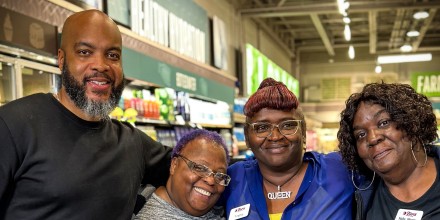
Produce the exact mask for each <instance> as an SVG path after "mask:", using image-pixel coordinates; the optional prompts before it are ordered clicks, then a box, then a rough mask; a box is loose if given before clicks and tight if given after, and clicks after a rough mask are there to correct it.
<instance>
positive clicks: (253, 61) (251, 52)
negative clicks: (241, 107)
mask: <svg viewBox="0 0 440 220" xmlns="http://www.w3.org/2000/svg"><path fill="white" fill-rule="evenodd" d="M267 77H272V78H273V79H275V80H278V81H281V82H283V83H284V84H286V86H287V88H289V90H290V91H292V92H293V93H295V95H296V96H297V97H299V82H298V80H297V79H295V78H294V77H293V76H292V75H291V74H289V73H288V72H286V71H285V70H283V69H282V68H281V67H279V66H278V65H276V64H275V63H274V62H272V61H271V60H269V59H268V58H267V57H266V56H264V55H263V54H262V53H261V52H260V51H259V50H257V49H255V48H254V47H253V46H252V45H250V44H246V82H247V83H246V84H247V91H246V92H247V95H252V94H253V93H254V92H255V91H257V89H258V86H259V85H260V83H261V81H263V80H264V79H265V78H267Z"/></svg>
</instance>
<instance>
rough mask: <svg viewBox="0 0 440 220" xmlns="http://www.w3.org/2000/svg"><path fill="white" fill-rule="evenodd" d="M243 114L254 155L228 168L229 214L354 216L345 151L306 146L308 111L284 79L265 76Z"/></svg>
mask: <svg viewBox="0 0 440 220" xmlns="http://www.w3.org/2000/svg"><path fill="white" fill-rule="evenodd" d="M244 114H245V115H246V125H245V127H244V133H245V138H246V145H247V146H248V147H249V148H250V149H251V150H252V152H253V153H254V158H250V159H248V160H245V161H240V162H237V163H234V164H233V165H231V166H230V167H229V169H228V174H229V175H230V176H231V177H232V181H231V183H230V184H229V186H228V187H227V188H226V190H225V191H224V192H223V195H222V199H221V200H220V201H219V204H220V205H225V207H226V215H227V217H228V219H252V220H255V219H267V220H269V219H270V220H275V219H276V220H279V219H338V220H340V219H351V217H352V215H351V209H352V195H353V191H354V188H353V186H352V184H351V180H350V175H349V172H348V170H347V168H346V167H345V166H344V164H343V163H342V161H341V155H340V154H339V153H330V154H326V155H324V154H320V153H316V152H305V148H306V143H305V142H306V123H305V121H304V115H303V113H302V111H301V109H300V108H299V102H298V99H297V98H296V96H295V95H294V94H293V93H292V92H291V91H289V90H288V89H287V87H286V86H285V85H284V84H283V83H281V82H278V81H275V80H273V79H272V78H267V79H265V80H264V81H263V82H262V83H261V84H260V87H259V88H258V90H257V91H256V92H255V93H254V94H253V95H252V96H251V97H250V98H249V100H248V101H247V103H246V104H245V106H244Z"/></svg>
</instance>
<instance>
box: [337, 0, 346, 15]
mask: <svg viewBox="0 0 440 220" xmlns="http://www.w3.org/2000/svg"><path fill="white" fill-rule="evenodd" d="M344 2H345V0H337V4H338V11H339V14H341V15H344V14H346V13H347V12H346V11H345V5H344Z"/></svg>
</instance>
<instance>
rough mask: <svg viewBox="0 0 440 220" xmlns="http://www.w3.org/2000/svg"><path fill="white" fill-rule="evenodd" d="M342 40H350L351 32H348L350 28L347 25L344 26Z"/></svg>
mask: <svg viewBox="0 0 440 220" xmlns="http://www.w3.org/2000/svg"><path fill="white" fill-rule="evenodd" d="M344 38H345V40H346V41H350V40H351V30H350V26H348V25H347V24H346V25H345V28H344Z"/></svg>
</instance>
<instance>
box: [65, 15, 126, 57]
mask: <svg viewBox="0 0 440 220" xmlns="http://www.w3.org/2000/svg"><path fill="white" fill-rule="evenodd" d="M87 28H91V29H92V30H93V29H95V30H96V29H108V30H107V31H110V32H113V33H112V36H119V40H120V42H121V43H122V39H121V32H120V31H119V28H118V26H117V25H116V23H115V22H114V21H113V20H112V19H111V18H110V17H108V16H107V15H106V14H105V13H104V12H102V11H99V10H96V9H92V10H85V11H81V12H77V13H75V14H73V15H71V16H69V17H68V18H67V19H66V21H65V22H64V26H63V31H62V33H61V49H63V50H65V48H66V46H67V44H68V43H69V42H72V41H74V40H73V39H75V38H77V37H78V35H81V33H82V31H81V30H84V29H87ZM102 37H106V36H102Z"/></svg>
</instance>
